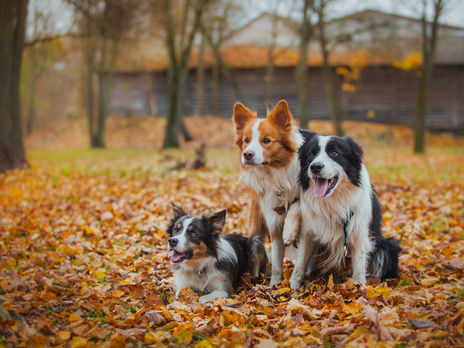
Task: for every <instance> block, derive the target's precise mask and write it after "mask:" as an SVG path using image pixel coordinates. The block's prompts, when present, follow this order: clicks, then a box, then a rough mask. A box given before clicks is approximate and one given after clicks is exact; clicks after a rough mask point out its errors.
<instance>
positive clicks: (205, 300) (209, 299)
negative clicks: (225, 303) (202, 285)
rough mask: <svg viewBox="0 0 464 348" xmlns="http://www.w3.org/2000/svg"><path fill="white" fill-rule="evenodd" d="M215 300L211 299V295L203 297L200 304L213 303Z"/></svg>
mask: <svg viewBox="0 0 464 348" xmlns="http://www.w3.org/2000/svg"><path fill="white" fill-rule="evenodd" d="M214 300H215V298H211V297H210V296H209V295H205V296H201V297H200V299H199V300H198V301H199V302H200V303H206V302H212V301H214Z"/></svg>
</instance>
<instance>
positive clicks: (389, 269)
mask: <svg viewBox="0 0 464 348" xmlns="http://www.w3.org/2000/svg"><path fill="white" fill-rule="evenodd" d="M400 251H401V247H400V244H399V242H398V240H397V239H395V238H385V237H383V236H379V237H376V238H375V247H374V250H372V251H371V253H370V263H369V266H370V267H369V268H370V269H369V274H370V275H372V276H374V277H377V278H380V279H382V280H383V279H387V278H398V275H399V267H398V254H399V253H400Z"/></svg>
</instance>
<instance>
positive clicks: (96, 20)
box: [0, 0, 450, 171]
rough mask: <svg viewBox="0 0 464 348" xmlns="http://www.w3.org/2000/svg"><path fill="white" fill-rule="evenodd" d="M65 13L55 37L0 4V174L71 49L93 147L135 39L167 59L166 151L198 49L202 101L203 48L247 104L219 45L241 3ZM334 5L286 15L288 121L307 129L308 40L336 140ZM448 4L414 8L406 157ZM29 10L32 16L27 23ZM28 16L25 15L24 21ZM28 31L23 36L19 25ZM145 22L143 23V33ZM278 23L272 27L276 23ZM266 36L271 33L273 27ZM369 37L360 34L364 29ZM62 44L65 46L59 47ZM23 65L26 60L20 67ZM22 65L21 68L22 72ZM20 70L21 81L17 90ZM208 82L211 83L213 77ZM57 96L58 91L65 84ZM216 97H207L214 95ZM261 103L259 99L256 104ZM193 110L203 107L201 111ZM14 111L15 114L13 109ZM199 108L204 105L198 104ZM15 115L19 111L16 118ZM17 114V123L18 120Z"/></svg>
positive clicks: (208, 1) (98, 5)
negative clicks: (291, 31) (290, 43)
mask: <svg viewBox="0 0 464 348" xmlns="http://www.w3.org/2000/svg"><path fill="white" fill-rule="evenodd" d="M63 1H65V3H66V4H67V5H68V6H70V8H72V25H71V26H69V30H68V31H67V32H61V33H57V31H56V29H55V28H54V25H53V18H51V17H50V16H51V14H50V12H44V11H43V8H41V7H40V6H29V1H28V0H17V1H14V2H11V1H8V0H0V40H1V43H2V47H4V48H5V49H3V50H1V52H0V78H1V80H2V81H3V83H2V85H1V86H0V125H1V127H0V129H1V130H0V171H4V170H6V169H12V168H17V167H22V166H24V165H25V164H26V163H27V161H26V158H25V152H24V145H23V128H24V129H25V132H26V133H27V134H30V133H31V132H32V130H33V128H34V125H35V124H36V123H37V117H36V115H37V110H36V108H37V105H38V104H39V103H40V98H37V95H36V86H37V83H38V81H39V79H40V78H41V76H42V75H43V74H44V72H45V71H47V69H48V70H51V69H56V68H57V67H56V66H55V65H56V60H57V57H58V56H61V55H64V54H66V51H67V50H69V48H70V47H69V44H65V42H64V40H65V39H67V38H70V39H71V40H72V48H73V49H75V50H77V51H78V52H79V56H80V63H79V66H80V68H79V71H80V78H79V80H80V86H81V94H80V98H81V100H82V101H83V102H84V104H85V106H86V107H85V110H86V114H87V123H88V133H89V139H90V146H91V147H104V146H105V142H104V135H105V124H106V118H107V116H108V105H109V98H110V90H111V85H112V76H113V73H114V71H115V68H116V63H117V61H118V57H119V56H120V54H121V52H122V51H123V50H124V49H127V47H130V43H131V42H134V41H137V40H138V38H139V37H140V36H143V35H145V36H147V35H148V36H150V35H152V36H154V37H157V38H159V39H160V40H161V41H162V42H163V44H164V46H165V51H166V52H167V56H168V61H169V67H168V77H169V78H168V81H169V83H168V86H167V88H168V90H169V106H168V112H167V115H166V117H167V123H166V130H165V138H164V142H163V147H164V148H169V147H178V146H179V135H183V136H184V137H185V138H186V139H188V138H189V132H188V129H186V126H185V124H184V122H183V116H184V114H183V104H182V103H183V96H184V93H185V82H186V76H187V73H188V70H189V65H188V64H189V60H190V58H191V54H192V51H193V50H194V49H196V50H197V51H198V57H199V58H198V59H199V61H198V65H197V69H198V75H197V76H198V86H197V88H198V91H199V95H203V98H204V63H203V54H204V51H205V49H208V50H210V52H212V55H213V57H214V61H215V64H214V66H213V75H215V76H216V78H217V76H219V74H221V75H222V76H223V77H224V78H225V79H226V80H227V81H228V83H229V84H230V86H232V88H233V89H234V90H235V93H236V95H237V97H238V98H239V99H240V100H241V101H243V102H245V103H246V95H243V93H242V92H241V90H240V87H239V84H238V83H237V81H235V80H234V77H233V75H232V74H231V73H230V68H229V67H228V66H227V64H226V63H225V62H224V59H223V56H222V45H223V43H224V42H225V41H226V40H227V39H228V38H230V37H231V36H232V35H233V34H234V32H235V31H236V30H237V29H239V27H240V25H241V24H242V22H241V21H240V18H241V17H243V14H244V13H245V12H246V11H247V6H249V5H248V4H246V3H245V2H243V1H240V0H161V1H156V0H140V1H139V0H63ZM339 2H340V0H294V1H293V2H289V5H288V6H287V7H286V9H285V11H286V12H287V15H288V16H292V18H294V19H296V20H297V23H298V28H297V32H298V37H299V44H298V47H299V63H298V64H297V66H296V68H295V83H296V84H297V86H298V98H297V100H298V101H297V105H296V107H295V110H296V114H295V116H296V117H297V118H298V119H299V120H300V123H301V125H302V126H305V125H307V122H308V121H309V112H308V110H309V108H311V105H308V91H307V85H308V81H307V79H308V76H309V78H311V77H310V75H308V55H311V52H310V51H309V41H310V40H311V39H313V40H317V42H318V43H319V46H320V51H321V52H322V64H321V68H322V73H323V81H324V87H325V89H326V93H327V95H328V100H329V104H330V114H331V119H332V121H333V122H334V129H336V132H337V134H339V135H343V133H344V132H343V127H342V113H341V108H340V105H339V103H340V101H339V100H338V98H337V96H336V91H335V84H334V81H332V79H333V74H332V70H334V69H335V67H334V66H331V63H330V62H331V61H330V55H331V52H332V51H333V50H334V48H335V47H336V45H337V44H338V43H340V42H342V41H343V40H346V39H347V38H346V37H345V36H344V35H343V33H339V35H333V34H332V33H327V31H326V28H325V23H326V19H327V17H329V16H330V13H331V11H332V8H333V6H334V5H335V4H337V3H339ZM449 4H450V0H422V1H421V2H420V5H421V11H420V13H421V16H420V20H421V23H422V42H423V44H422V60H421V64H420V66H419V67H418V69H417V81H418V85H417V86H418V87H417V98H416V108H415V110H416V113H415V127H414V128H415V142H414V151H415V152H418V153H423V152H424V151H425V137H424V134H425V110H426V98H425V95H426V91H427V88H428V84H429V81H430V75H431V71H432V68H433V63H434V55H435V51H436V46H437V40H438V24H439V21H440V19H441V17H442V15H443V13H444V11H445V9H446V7H447V6H449ZM278 6H279V3H278V2H275V3H273V4H270V10H271V13H272V14H273V16H274V18H277V17H278V16H279V14H278V13H279V11H278ZM28 8H29V9H31V8H32V10H31V11H30V12H29V15H28V13H27V12H28ZM280 13H281V11H280ZM28 16H29V17H28ZM27 23H29V24H28V28H29V30H28V31H27V37H26V24H27ZM147 23H149V25H147ZM276 23H277V21H276ZM274 28H277V26H275V27H274ZM367 29H368V28H367ZM276 35H277V33H276V31H274V30H273V31H272V32H271V33H270V35H269V38H270V39H269V42H268V46H267V47H268V63H267V67H266V74H267V76H266V84H267V85H266V86H267V87H266V89H267V90H266V96H267V98H266V99H267V100H268V101H269V100H271V96H272V95H273V93H275V91H274V90H273V89H274V88H273V73H274V60H275V58H276V56H277V55H278V54H279V50H278V48H277V47H276V43H275V37H276ZM66 45H68V46H66ZM23 58H24V59H23ZM23 62H24V64H23ZM21 69H23V74H25V76H27V78H23V86H22V87H21ZM213 81H214V79H213ZM21 88H22V89H23V90H26V91H27V93H25V94H26V95H27V98H26V101H24V100H23V103H21V100H20V89H21ZM63 88H65V86H63ZM213 98H214V96H213ZM263 102H265V100H263ZM200 108H201V106H200ZM21 109H22V110H21ZM203 109H204V106H203ZM21 111H22V112H21ZM22 114H23V115H24V116H23V117H21V115H22Z"/></svg>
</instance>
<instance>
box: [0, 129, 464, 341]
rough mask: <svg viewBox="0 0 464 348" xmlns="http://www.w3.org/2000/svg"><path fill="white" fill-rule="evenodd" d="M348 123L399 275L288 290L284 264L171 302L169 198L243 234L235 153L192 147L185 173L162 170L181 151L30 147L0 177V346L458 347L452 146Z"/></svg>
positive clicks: (462, 307)
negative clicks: (272, 276) (415, 145)
mask: <svg viewBox="0 0 464 348" xmlns="http://www.w3.org/2000/svg"><path fill="white" fill-rule="evenodd" d="M229 125H230V124H229ZM318 126H319V127H321V128H323V127H324V124H319V125H318ZM354 128H356V129H357V131H358V133H357V134H358V140H359V141H360V142H361V143H363V144H369V145H370V146H365V150H366V153H367V155H366V162H367V164H368V167H369V170H370V172H371V176H372V180H373V183H374V185H375V188H376V190H377V192H378V195H379V198H380V201H381V203H382V206H383V209H384V234H385V235H387V236H396V237H397V238H399V239H400V240H401V245H402V247H403V249H404V251H403V252H402V254H401V256H400V268H401V277H400V279H397V280H389V281H386V282H380V281H379V280H378V279H373V278H371V279H369V284H367V285H365V286H357V285H355V284H354V283H353V281H352V280H351V279H349V278H348V279H344V280H339V279H334V278H333V277H331V276H330V277H325V278H317V279H312V280H306V282H305V284H304V286H303V287H302V289H300V290H299V291H293V290H291V289H290V288H289V283H288V278H289V276H290V274H291V270H292V267H293V266H292V264H291V262H289V261H287V262H286V263H285V280H284V282H283V284H281V285H280V286H279V287H277V288H269V287H268V284H269V281H268V280H266V281H264V282H262V283H258V284H255V285H254V284H252V283H251V281H250V279H249V278H248V277H245V278H244V279H243V283H242V286H241V287H240V288H239V289H238V291H237V292H236V293H235V294H234V295H233V296H232V297H231V298H229V299H220V300H217V301H216V302H214V303H209V304H206V305H201V304H199V303H198V294H195V293H194V292H192V291H183V292H182V293H181V296H180V298H179V300H178V301H177V302H175V303H173V300H174V298H173V289H172V273H171V272H170V270H169V263H170V262H169V259H168V257H167V251H166V236H165V230H164V229H165V227H164V222H165V221H166V218H167V216H168V214H169V206H170V203H169V202H170V200H171V199H173V200H175V201H176V202H179V203H181V204H182V206H183V207H185V208H186V209H187V210H188V211H189V212H191V213H192V214H198V213H201V212H203V211H204V209H206V208H226V209H227V214H228V215H227V224H226V232H236V233H241V234H247V233H248V231H247V230H246V228H245V227H244V226H246V218H247V214H248V212H249V209H250V201H249V198H248V196H247V195H246V194H245V193H244V191H243V187H241V186H240V184H239V182H238V169H239V167H238V163H237V162H238V160H237V155H236V152H235V150H234V149H214V150H209V151H207V155H206V159H207V166H206V168H202V169H200V170H191V169H188V168H189V166H188V165H186V166H185V168H184V167H182V169H180V170H177V169H178V168H180V167H179V166H178V162H179V161H184V160H185V161H186V162H188V161H190V160H191V159H192V158H193V153H192V151H170V152H163V153H158V152H155V151H146V150H144V151H143V150H139V151H133V150H130V151H128V150H124V151H120V152H115V151H110V150H106V151H88V150H85V151H84V150H79V151H78V150H61V151H58V152H57V151H35V152H31V153H30V154H29V158H30V161H31V164H32V168H31V169H26V170H22V171H10V172H7V173H5V174H2V175H1V176H0V235H1V241H0V260H1V263H0V343H1V344H3V345H4V346H8V347H13V346H23V347H34V346H42V347H46V346H66V347H74V348H77V347H93V346H102V347H123V346H134V347H135V346H144V345H148V346H150V345H151V346H157V347H158V346H167V345H171V346H185V345H191V346H194V347H212V346H224V347H231V346H236V345H239V346H242V345H247V346H255V345H257V346H259V347H274V346H277V345H282V346H291V347H298V346H307V345H311V346H324V345H325V346H339V345H347V346H350V347H359V346H363V345H367V346H379V345H380V344H381V345H382V346H389V347H390V346H393V347H394V346H395V345H398V344H402V345H404V346H409V345H411V346H459V345H462V344H464V342H463V337H464V280H463V270H464V240H463V237H464V229H463V226H464V184H463V183H462V177H463V174H464V167H463V166H462V163H463V160H464V153H463V151H462V147H448V148H443V147H441V148H440V147H437V146H431V147H430V153H429V154H428V155H427V157H423V156H412V155H410V154H409V151H408V149H407V148H406V147H405V146H403V144H405V143H407V141H409V140H408V139H406V138H405V136H403V135H402V133H401V131H398V130H395V131H393V132H392V137H393V138H392V139H390V140H388V141H390V146H394V148H395V150H394V151H390V150H387V149H386V148H385V147H384V148H381V147H382V146H381V145H384V146H385V144H388V142H386V140H385V139H381V138H379V139H373V138H372V134H373V132H372V131H371V130H369V131H366V130H364V131H363V130H362V126H360V125H359V124H357V125H356V127H353V129H354ZM350 129H351V128H350V127H347V131H348V132H350ZM229 130H230V129H229V128H226V127H224V131H223V139H228V136H229V135H228V133H227V132H229ZM362 134H364V136H362ZM408 134H409V133H408ZM218 137H219V136H218ZM435 141H436V140H435ZM372 144H378V146H374V145H372ZM395 144H396V145H395Z"/></svg>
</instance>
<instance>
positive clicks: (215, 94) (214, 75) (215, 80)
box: [211, 64, 219, 116]
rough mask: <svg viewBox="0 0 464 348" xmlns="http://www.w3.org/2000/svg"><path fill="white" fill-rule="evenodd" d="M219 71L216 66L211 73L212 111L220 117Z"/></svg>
mask: <svg viewBox="0 0 464 348" xmlns="http://www.w3.org/2000/svg"><path fill="white" fill-rule="evenodd" d="M218 98H219V69H218V66H217V64H214V65H213V67H212V71H211V109H212V113H213V115H214V116H218V115H219V102H218Z"/></svg>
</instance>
